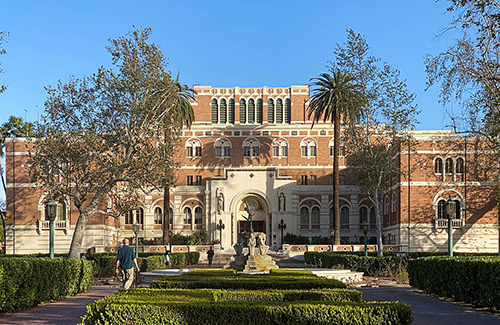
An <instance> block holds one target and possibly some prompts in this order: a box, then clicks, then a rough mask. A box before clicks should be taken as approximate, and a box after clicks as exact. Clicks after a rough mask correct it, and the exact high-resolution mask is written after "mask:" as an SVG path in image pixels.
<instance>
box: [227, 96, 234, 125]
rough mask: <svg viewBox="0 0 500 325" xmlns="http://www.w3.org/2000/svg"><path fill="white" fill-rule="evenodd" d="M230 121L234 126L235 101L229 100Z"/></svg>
mask: <svg viewBox="0 0 500 325" xmlns="http://www.w3.org/2000/svg"><path fill="white" fill-rule="evenodd" d="M228 119H229V123H230V124H234V99H233V98H230V99H229V111H228Z"/></svg>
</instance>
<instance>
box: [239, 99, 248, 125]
mask: <svg viewBox="0 0 500 325" xmlns="http://www.w3.org/2000/svg"><path fill="white" fill-rule="evenodd" d="M246 122H247V102H246V101H245V99H244V98H242V99H240V124H245V123H246Z"/></svg>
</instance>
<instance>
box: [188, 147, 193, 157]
mask: <svg viewBox="0 0 500 325" xmlns="http://www.w3.org/2000/svg"><path fill="white" fill-rule="evenodd" d="M186 156H188V157H193V147H187V148H186Z"/></svg>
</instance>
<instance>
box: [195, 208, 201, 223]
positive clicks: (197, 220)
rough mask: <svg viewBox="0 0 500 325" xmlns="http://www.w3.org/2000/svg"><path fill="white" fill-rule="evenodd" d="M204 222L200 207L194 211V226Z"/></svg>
mask: <svg viewBox="0 0 500 325" xmlns="http://www.w3.org/2000/svg"><path fill="white" fill-rule="evenodd" d="M202 220H203V213H202V210H201V208H200V207H196V208H195V209H194V224H195V225H201V223H202Z"/></svg>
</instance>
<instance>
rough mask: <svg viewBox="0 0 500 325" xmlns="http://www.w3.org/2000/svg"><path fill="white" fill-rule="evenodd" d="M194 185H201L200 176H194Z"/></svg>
mask: <svg viewBox="0 0 500 325" xmlns="http://www.w3.org/2000/svg"><path fill="white" fill-rule="evenodd" d="M195 185H201V176H196V179H195Z"/></svg>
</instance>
